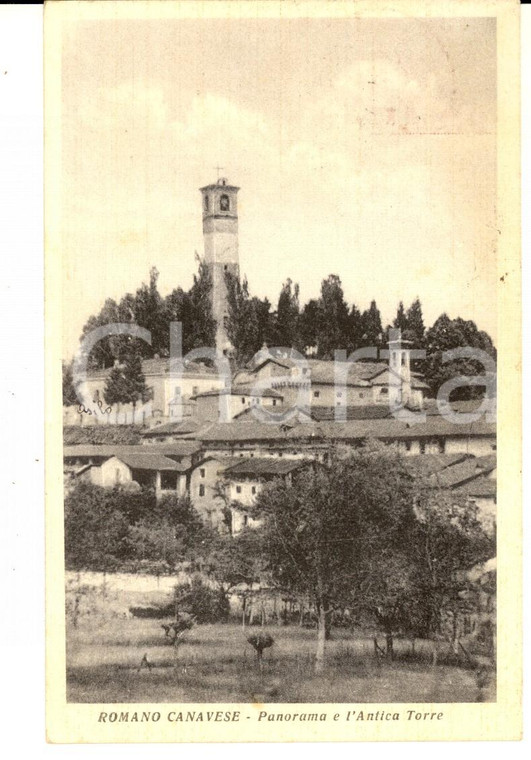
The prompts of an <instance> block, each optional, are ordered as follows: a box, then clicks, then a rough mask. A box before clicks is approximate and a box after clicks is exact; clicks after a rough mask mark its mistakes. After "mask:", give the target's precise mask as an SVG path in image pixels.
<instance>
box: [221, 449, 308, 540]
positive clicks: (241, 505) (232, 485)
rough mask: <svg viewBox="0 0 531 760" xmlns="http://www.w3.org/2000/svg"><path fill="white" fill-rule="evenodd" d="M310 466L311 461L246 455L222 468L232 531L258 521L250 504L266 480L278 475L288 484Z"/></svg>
mask: <svg viewBox="0 0 531 760" xmlns="http://www.w3.org/2000/svg"><path fill="white" fill-rule="evenodd" d="M311 465H312V462H311V461H309V460H306V459H302V460H293V459H292V460H289V459H284V460H282V461H279V460H276V459H272V458H266V459H258V458H252V459H251V458H246V459H242V460H240V461H238V462H236V464H231V465H229V466H228V467H226V469H225V472H224V481H225V488H226V489H227V496H228V499H229V501H230V510H231V520H232V525H231V527H232V533H233V534H237V533H239V532H240V531H241V530H243V528H245V527H247V526H249V527H255V526H256V525H258V524H259V523H260V520H259V519H257V518H256V516H254V515H253V506H254V504H255V502H256V499H257V497H258V494H259V493H260V491H261V490H262V488H263V487H264V485H265V484H266V483H271V482H272V481H274V480H277V479H279V478H280V479H281V480H283V481H284V482H286V483H291V482H292V480H293V476H294V475H295V474H296V473H298V472H300V471H301V470H303V469H304V468H307V467H309V466H311Z"/></svg>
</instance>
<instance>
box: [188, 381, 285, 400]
mask: <svg viewBox="0 0 531 760" xmlns="http://www.w3.org/2000/svg"><path fill="white" fill-rule="evenodd" d="M220 395H222V396H225V395H231V396H267V397H268V398H280V399H281V398H283V396H282V394H280V393H278V391H275V390H273V389H272V388H263V389H255V388H254V387H253V386H252V385H251V384H249V383H242V384H241V385H233V386H231V387H230V388H219V389H218V390H212V391H204V392H203V393H196V394H195V396H192V397H191V398H193V399H196V398H203V397H204V396H220Z"/></svg>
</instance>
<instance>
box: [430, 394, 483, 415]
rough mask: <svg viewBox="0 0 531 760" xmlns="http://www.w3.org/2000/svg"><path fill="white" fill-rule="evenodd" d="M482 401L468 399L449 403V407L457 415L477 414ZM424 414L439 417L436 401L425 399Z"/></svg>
mask: <svg viewBox="0 0 531 760" xmlns="http://www.w3.org/2000/svg"><path fill="white" fill-rule="evenodd" d="M482 403H483V399H468V400H464V401H451V402H450V406H451V408H452V409H453V410H454V412H458V413H459V414H465V413H471V412H472V413H473V412H477V410H478V409H479V407H480V406H481V405H482ZM424 413H425V414H427V415H430V416H431V415H440V411H439V407H438V405H437V399H434V398H427V399H425V400H424Z"/></svg>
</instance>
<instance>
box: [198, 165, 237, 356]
mask: <svg viewBox="0 0 531 760" xmlns="http://www.w3.org/2000/svg"><path fill="white" fill-rule="evenodd" d="M239 189H240V188H239V187H235V186H234V185H229V183H228V182H227V180H226V179H225V178H224V177H220V178H219V179H218V181H217V182H216V183H215V184H213V185H206V187H202V188H201V195H202V201H203V240H204V251H205V264H206V265H207V266H208V268H209V269H210V273H211V277H212V312H213V315H214V319H215V320H216V325H217V327H216V348H217V349H218V351H221V352H222V353H226V352H227V351H228V350H230V349H231V348H232V346H231V343H230V341H229V338H228V335H227V330H226V328H225V317H226V316H227V315H228V305H227V287H226V284H225V272H230V273H231V274H232V275H234V276H236V277H237V276H238V273H239V259H238V190H239Z"/></svg>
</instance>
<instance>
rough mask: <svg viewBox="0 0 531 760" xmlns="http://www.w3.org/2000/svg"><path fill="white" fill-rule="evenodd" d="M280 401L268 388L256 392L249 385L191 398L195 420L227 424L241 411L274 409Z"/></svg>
mask: <svg viewBox="0 0 531 760" xmlns="http://www.w3.org/2000/svg"><path fill="white" fill-rule="evenodd" d="M282 399H283V396H282V394H281V393H278V392H277V391H275V390H272V389H270V388H265V389H264V390H263V391H258V390H255V389H254V388H252V387H251V386H250V385H242V384H240V385H238V386H232V387H231V388H220V389H218V390H213V391H205V392H204V393H198V394H197V395H196V396H192V400H193V401H194V402H195V405H196V415H197V418H198V419H199V420H202V421H205V420H208V421H209V422H211V421H213V420H219V421H220V422H229V421H230V420H232V419H234V418H235V417H237V416H238V415H239V414H240V413H241V412H242V411H244V410H246V409H250V408H251V407H263V408H268V407H271V409H274V408H275V407H276V406H280V405H281V404H282Z"/></svg>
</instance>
